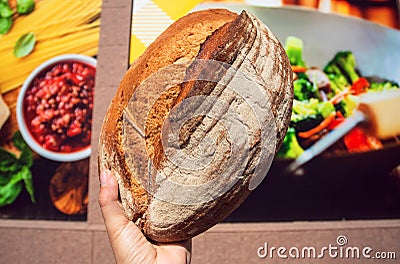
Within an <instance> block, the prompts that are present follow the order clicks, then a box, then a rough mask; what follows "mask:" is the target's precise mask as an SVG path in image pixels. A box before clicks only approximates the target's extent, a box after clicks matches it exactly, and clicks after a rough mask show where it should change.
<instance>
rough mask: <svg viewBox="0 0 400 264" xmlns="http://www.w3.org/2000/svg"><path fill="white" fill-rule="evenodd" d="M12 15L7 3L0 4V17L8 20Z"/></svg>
mask: <svg viewBox="0 0 400 264" xmlns="http://www.w3.org/2000/svg"><path fill="white" fill-rule="evenodd" d="M12 15H13V11H12V9H11V8H10V6H9V5H8V3H7V4H4V3H0V17H5V18H8V17H11V16H12Z"/></svg>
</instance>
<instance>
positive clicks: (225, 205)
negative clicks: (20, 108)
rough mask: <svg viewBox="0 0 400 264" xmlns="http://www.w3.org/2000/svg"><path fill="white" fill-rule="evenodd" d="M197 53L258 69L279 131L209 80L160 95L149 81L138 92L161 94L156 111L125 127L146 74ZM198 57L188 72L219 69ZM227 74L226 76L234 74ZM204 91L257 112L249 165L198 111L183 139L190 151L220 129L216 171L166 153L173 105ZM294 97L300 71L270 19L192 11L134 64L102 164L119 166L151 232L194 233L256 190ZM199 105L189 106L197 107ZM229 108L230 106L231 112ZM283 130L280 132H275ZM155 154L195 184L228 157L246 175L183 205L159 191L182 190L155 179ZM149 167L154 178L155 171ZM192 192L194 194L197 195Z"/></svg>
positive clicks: (168, 170) (160, 237) (129, 197)
mask: <svg viewBox="0 0 400 264" xmlns="http://www.w3.org/2000/svg"><path fill="white" fill-rule="evenodd" d="M195 58H197V59H211V60H218V61H222V62H224V63H228V64H229V65H232V66H234V67H235V68H237V69H239V70H242V71H243V72H246V73H247V74H249V75H251V76H253V79H254V81H255V82H256V83H258V84H260V86H262V87H263V89H264V93H265V97H266V98H268V100H269V101H270V102H271V111H272V114H273V117H274V120H273V122H274V125H275V127H276V134H273V133H272V134H271V135H268V136H269V137H271V138H265V139H263V138H262V137H261V132H260V129H257V128H256V126H257V125H258V124H256V122H253V121H254V120H253V119H252V118H250V116H251V115H252V111H251V109H250V108H249V107H247V108H246V106H245V104H244V102H243V101H241V100H239V99H238V98H237V96H236V95H235V94H234V93H232V92H231V91H229V90H228V89H225V86H224V85H219V84H218V85H216V84H213V83H211V82H208V83H207V82H204V81H189V82H186V83H183V84H182V85H178V86H173V87H171V88H169V89H168V90H166V91H165V92H164V93H163V94H156V93H155V91H153V90H152V88H151V85H150V86H149V87H148V88H146V89H148V94H142V95H140V94H139V95H136V96H137V97H138V98H137V99H138V101H140V103H143V104H146V103H147V104H148V102H149V100H150V99H149V98H151V97H154V96H155V97H157V98H158V99H157V103H156V104H154V105H153V106H152V107H151V110H150V111H149V112H146V111H144V110H143V113H142V112H141V109H146V107H143V108H141V107H136V109H135V112H136V115H137V116H133V117H131V118H132V119H136V120H139V119H140V118H142V119H146V118H147V119H146V121H145V122H146V124H145V125H144V126H142V125H140V126H139V128H137V129H136V127H134V128H132V127H130V128H129V127H128V126H124V117H125V114H126V113H124V110H125V109H128V110H129V107H132V106H131V105H130V102H129V101H130V100H131V98H132V96H133V95H134V93H135V90H136V89H137V87H138V86H140V85H143V84H145V83H146V79H148V78H149V77H151V76H152V74H154V73H156V72H157V71H159V70H161V69H163V68H164V67H166V66H169V65H172V64H175V63H177V62H180V61H191V60H194V59H195ZM196 62H197V61H195V62H194V63H192V64H191V65H190V66H189V67H188V68H187V69H186V75H187V76H189V77H196V76H197V75H199V74H201V73H204V72H206V73H207V71H212V70H214V69H211V70H210V68H208V67H205V66H202V65H201V63H200V64H196ZM216 73H217V71H216ZM222 73H224V72H223V70H222ZM170 74H171V75H172V74H173V73H172V72H171V73H170ZM168 75H169V73H168V72H166V73H165V74H164V75H163V76H161V77H160V79H159V80H157V82H161V83H162V82H164V79H163V78H164V77H165V78H166V79H165V82H167V81H168V78H167V77H168ZM222 75H223V74H221V78H223V77H226V76H222ZM149 79H150V78H149ZM196 95H207V96H209V95H211V96H214V97H218V98H221V99H223V100H225V101H227V102H229V104H228V108H229V109H234V110H235V111H236V112H240V114H241V115H244V116H249V118H248V120H247V121H246V122H247V123H246V124H245V125H246V126H248V127H249V128H253V127H254V129H253V130H252V129H250V130H252V131H251V136H250V137H249V141H250V144H251V149H250V151H249V154H250V156H251V159H250V160H249V161H248V163H247V164H241V162H240V159H238V160H237V161H235V160H233V161H232V158H233V157H235V155H234V154H235V153H233V154H232V153H230V152H229V150H230V148H232V144H235V142H230V141H229V140H228V139H227V138H226V135H223V134H218V133H219V132H218V130H217V128H216V126H217V125H216V123H215V122H214V121H213V120H209V119H207V118H197V119H195V120H193V121H191V122H188V123H189V125H188V126H187V127H184V128H183V141H184V143H185V148H186V149H187V150H188V151H189V152H196V143H197V142H198V141H196V140H201V139H203V138H204V137H205V136H206V135H207V134H213V135H216V137H217V138H218V139H219V141H218V142H217V143H218V147H217V150H216V153H215V157H216V161H213V162H214V163H211V166H210V169H209V170H204V171H201V172H198V173H197V174H196V172H191V171H187V170H185V169H182V168H179V167H178V166H176V164H173V163H171V162H170V161H168V159H166V158H165V153H164V150H163V147H162V144H161V127H162V125H163V123H164V121H165V120H164V119H165V118H166V117H167V115H168V114H169V111H170V110H171V108H172V107H173V106H175V105H177V104H179V103H180V102H181V101H182V100H184V99H185V98H188V97H190V96H196ZM140 96H142V97H140ZM146 97H148V98H146ZM292 100H293V92H292V72H291V69H290V64H289V61H288V59H287V57H286V54H285V51H284V49H283V48H282V46H281V45H280V43H279V41H278V40H277V39H276V37H275V36H274V35H273V34H272V33H271V32H270V31H269V29H268V28H267V27H266V26H265V25H264V24H262V23H261V22H260V21H259V20H258V19H257V18H255V17H254V16H253V15H251V14H248V13H247V12H242V14H240V16H238V15H237V14H235V13H232V12H230V11H227V10H224V9H212V10H205V11H198V12H194V13H191V14H189V15H187V16H185V17H183V18H181V19H179V20H178V21H176V22H175V23H174V24H172V25H171V26H170V27H169V28H168V29H167V30H166V31H164V33H162V34H161V35H160V36H159V37H158V38H157V39H156V40H155V42H154V43H152V44H151V45H150V46H149V47H148V48H147V49H146V51H145V52H144V54H143V55H142V56H141V57H139V58H138V59H137V60H136V61H135V62H134V63H133V64H132V65H131V67H130V69H129V70H128V72H127V73H126V75H125V76H124V78H123V80H122V81H121V83H120V86H119V89H118V91H117V95H116V96H115V98H114V99H113V100H112V103H111V105H110V107H109V110H108V112H107V114H106V117H105V119H104V123H103V127H102V131H101V136H100V144H99V169H100V170H102V169H111V170H112V171H113V172H114V174H115V175H116V177H117V179H118V183H119V188H120V195H121V202H122V205H123V207H124V210H125V212H126V214H127V216H128V218H129V219H130V220H133V221H134V222H135V223H136V224H137V225H138V226H139V227H140V228H141V229H142V231H143V232H144V234H145V235H146V236H147V237H149V238H150V239H153V240H156V241H159V242H173V241H181V240H184V239H188V238H191V237H193V236H195V235H197V234H199V233H201V232H203V231H205V230H207V229H208V228H210V227H211V226H212V225H214V224H216V223H218V222H220V221H222V220H223V219H224V218H225V217H226V216H227V215H228V214H229V213H230V212H232V211H233V210H234V209H235V208H237V207H238V206H239V205H240V204H241V203H242V202H243V201H244V199H245V198H246V197H247V196H248V195H249V193H250V192H251V190H250V189H249V188H248V185H249V181H250V179H251V178H252V177H253V173H254V170H255V167H256V165H257V164H256V162H257V158H260V155H261V154H260V151H259V145H260V142H261V141H262V140H271V142H273V144H272V143H271V146H270V147H269V151H270V152H274V151H276V150H277V148H279V146H280V144H281V142H282V140H283V137H284V135H285V133H286V129H287V127H288V123H289V120H290V113H291V104H292ZM137 106H140V104H138V105H137ZM143 106H147V105H143ZM189 106H190V105H189ZM191 107H192V108H193V107H203V108H205V109H207V110H209V108H212V107H213V106H207V105H206V106H204V104H203V105H201V106H200V105H192V106H191ZM191 107H189V108H188V109H187V111H190V109H191ZM228 108H227V109H225V110H224V111H228ZM127 112H129V111H127ZM222 112H223V111H222ZM179 114H181V115H182V116H185V115H187V114H190V113H189V112H187V113H186V111H185V110H183V111H182V112H180V113H178V119H179ZM265 122H267V121H265ZM261 123H262V122H261ZM166 124H167V125H166V126H167V128H168V129H171V130H173V129H174V127H173V125H171V126H169V124H168V123H166ZM262 127H263V126H262ZM142 128H143V129H142ZM261 129H262V128H261ZM140 130H142V131H140ZM275 136H276V139H275V138H272V137H275ZM272 139H273V140H272ZM237 144H240V143H237ZM239 156H240V155H239ZM148 158H150V159H151V160H152V161H153V163H154V166H155V168H157V169H159V170H162V171H163V172H164V173H165V174H166V175H167V177H168V178H169V179H172V180H175V181H177V182H181V183H183V184H189V185H197V184H202V183H204V182H207V181H210V180H213V179H214V178H215V176H216V175H217V176H218V175H220V174H222V173H223V172H222V171H219V170H220V169H221V168H224V166H226V165H227V164H229V167H230V168H228V169H231V170H235V169H236V168H240V167H242V166H243V165H245V169H244V171H243V174H242V175H240V177H238V178H237V179H235V182H234V183H233V185H232V186H231V187H230V188H229V189H228V190H227V191H226V192H224V193H222V194H221V195H220V196H218V197H216V199H211V200H207V199H205V200H204V201H205V202H204V203H194V204H190V203H189V204H179V203H171V202H168V201H165V200H162V199H157V198H156V197H154V196H155V195H154V194H155V193H156V194H157V193H165V192H168V191H171V192H174V190H165V189H163V185H162V183H161V184H159V185H157V184H156V185H155V186H153V185H154V182H155V179H154V178H155V177H156V176H154V175H153V174H152V173H151V171H150V169H149V168H148V167H146V164H147V159H148ZM132 164H134V165H132ZM147 174H148V175H150V176H151V177H147V176H148V175H147ZM222 184H223V183H222ZM149 186H152V187H153V188H154V190H153V191H155V193H149V192H148V190H149ZM222 187H223V186H222ZM215 188H219V186H216V187H215ZM202 195H205V197H204V198H206V196H207V195H209V194H208V193H207V194H202V193H199V194H198V196H199V197H201V196H202ZM184 198H185V199H188V200H190V199H191V197H184Z"/></svg>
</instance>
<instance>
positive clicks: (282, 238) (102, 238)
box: [0, 0, 400, 264]
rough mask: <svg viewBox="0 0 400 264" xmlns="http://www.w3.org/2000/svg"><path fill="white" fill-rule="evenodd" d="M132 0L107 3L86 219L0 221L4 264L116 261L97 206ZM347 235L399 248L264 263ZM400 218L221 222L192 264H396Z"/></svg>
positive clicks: (201, 240)
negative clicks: (102, 151) (269, 250)
mask: <svg viewBox="0 0 400 264" xmlns="http://www.w3.org/2000/svg"><path fill="white" fill-rule="evenodd" d="M131 4H132V3H131V1H130V0H103V8H102V15H101V35H100V49H99V54H98V68H97V77H96V78H97V79H96V93H95V110H94V117H95V118H94V120H93V131H94V133H93V138H92V142H93V144H92V146H93V154H92V157H91V170H90V178H89V179H90V180H89V194H90V202H89V211H88V221H87V222H83V223H72V222H60V221H31V220H29V221H24V220H0V263H60V264H62V263H74V264H76V263H96V264H97V263H113V261H114V260H113V255H112V251H111V247H110V244H109V242H108V238H107V235H106V232H105V228H104V225H103V220H102V217H101V213H100V210H99V207H98V204H97V194H98V191H99V183H98V175H97V155H96V153H97V144H96V142H97V141H98V136H99V130H100V126H101V123H102V119H103V116H104V114H105V112H106V110H107V109H106V107H105V106H107V105H108V104H109V102H110V100H111V98H112V96H113V95H114V93H115V90H116V88H117V86H118V83H119V81H120V80H121V78H122V76H123V74H124V73H125V71H126V69H127V67H128V54H129V35H130V21H131V18H130V12H131ZM339 235H346V237H347V238H348V240H349V245H352V246H369V247H371V248H374V249H375V250H390V251H396V253H397V260H391V261H390V260H382V261H377V260H370V261H366V260H364V259H361V260H354V259H352V260H348V259H347V260H346V259H330V258H325V259H323V260H320V259H318V260H309V259H306V260H305V259H300V260H295V261H289V260H279V259H277V258H276V257H275V258H273V259H268V258H265V259H260V258H258V257H257V249H258V248H259V247H260V246H262V245H264V243H265V242H268V243H269V245H271V246H277V247H279V246H284V247H287V248H290V247H294V246H298V247H305V246H316V247H322V246H327V245H328V244H330V243H331V244H334V245H335V243H336V238H337V236H339ZM399 238H400V221H399V220H393V221H388V220H384V221H346V222H325V223H320V222H318V223H317V222H312V223H258V224H220V225H217V226H216V227H214V228H212V229H211V230H209V231H207V232H206V233H204V234H202V235H200V236H198V237H196V238H194V239H193V258H192V263H194V264H198V263H316V262H317V261H318V263H327V264H329V263H398V258H400V239H399Z"/></svg>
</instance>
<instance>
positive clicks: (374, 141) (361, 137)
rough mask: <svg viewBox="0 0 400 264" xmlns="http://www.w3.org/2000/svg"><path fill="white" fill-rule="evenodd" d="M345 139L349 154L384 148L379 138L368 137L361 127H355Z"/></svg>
mask: <svg viewBox="0 0 400 264" xmlns="http://www.w3.org/2000/svg"><path fill="white" fill-rule="evenodd" d="M343 139H344V144H345V145H346V147H347V150H348V151H349V152H363V151H369V150H373V149H380V148H382V147H383V145H382V142H381V141H380V140H379V139H378V138H376V137H374V136H370V135H367V134H366V133H365V132H364V131H363V130H362V129H361V128H359V127H355V128H354V129H353V130H351V131H350V132H349V133H348V134H347V135H345V136H344V138H343Z"/></svg>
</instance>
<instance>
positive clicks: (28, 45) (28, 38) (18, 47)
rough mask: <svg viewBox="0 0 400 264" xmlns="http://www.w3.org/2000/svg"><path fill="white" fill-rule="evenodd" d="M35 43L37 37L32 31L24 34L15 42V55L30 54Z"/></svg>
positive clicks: (19, 56)
mask: <svg viewBox="0 0 400 264" xmlns="http://www.w3.org/2000/svg"><path fill="white" fill-rule="evenodd" d="M35 43H36V38H35V35H34V34H33V33H32V32H30V33H27V34H25V35H22V36H21V37H20V38H19V39H18V41H17V43H16V44H15V47H14V56H15V57H16V58H22V57H25V56H28V55H29V54H30V53H31V52H32V50H33V48H34V47H35Z"/></svg>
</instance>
